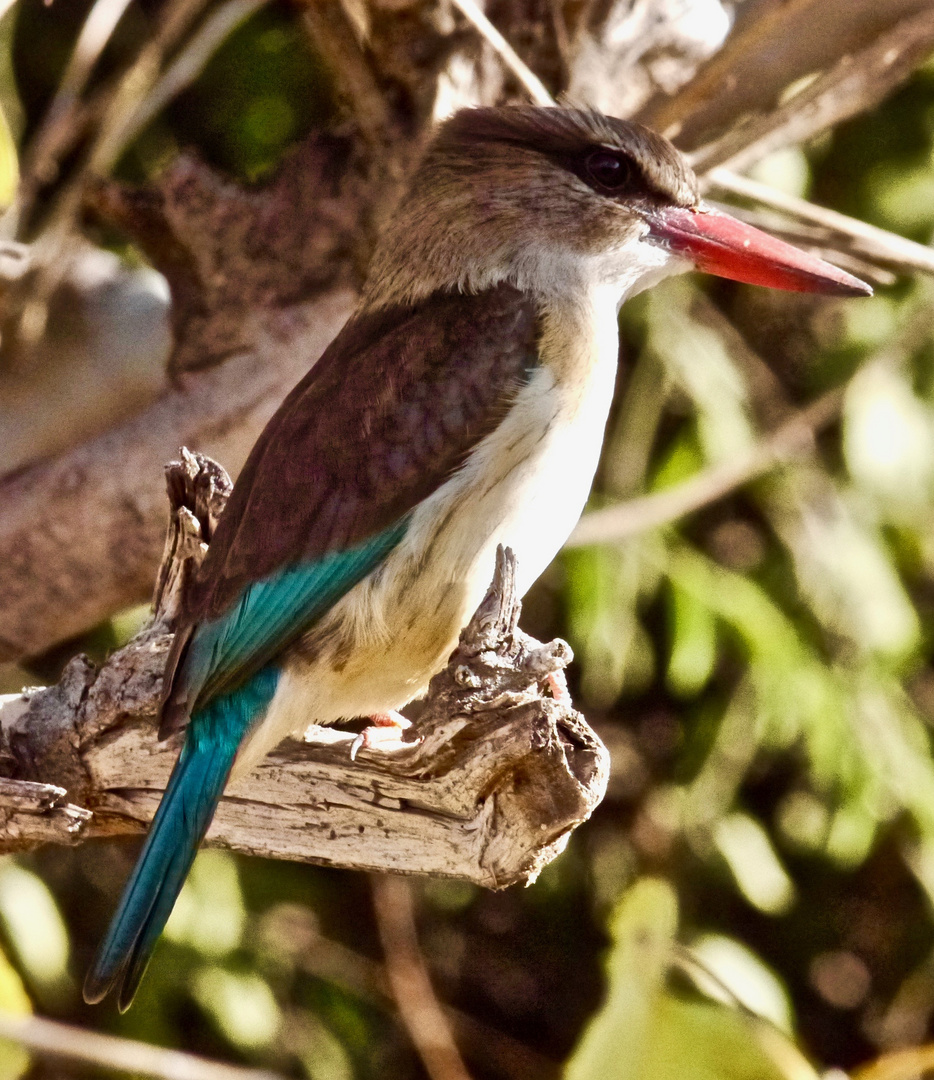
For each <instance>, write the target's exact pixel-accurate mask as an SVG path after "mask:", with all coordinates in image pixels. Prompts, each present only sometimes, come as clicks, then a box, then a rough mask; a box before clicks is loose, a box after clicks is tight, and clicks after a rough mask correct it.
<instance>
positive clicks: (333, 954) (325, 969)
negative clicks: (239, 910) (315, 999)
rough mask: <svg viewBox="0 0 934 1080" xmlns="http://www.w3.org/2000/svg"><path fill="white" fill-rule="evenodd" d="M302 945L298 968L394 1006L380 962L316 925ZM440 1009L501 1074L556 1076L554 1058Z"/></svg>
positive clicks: (541, 1079) (449, 1008) (548, 1079)
mask: <svg viewBox="0 0 934 1080" xmlns="http://www.w3.org/2000/svg"><path fill="white" fill-rule="evenodd" d="M309 921H312V920H309ZM303 946H304V947H302V948H300V949H299V948H296V950H295V962H296V964H297V966H298V967H299V969H300V970H301V971H303V972H305V973H306V974H309V975H312V976H313V977H314V978H316V979H322V980H324V981H326V982H330V983H333V984H334V985H335V986H338V987H340V988H342V989H344V990H346V991H347V992H349V993H351V994H354V995H356V996H357V997H360V998H362V999H363V1000H364V1001H367V1002H372V1003H373V1004H376V1005H378V1006H379V1007H380V1008H386V1007H387V1006H388V1007H390V1008H391V1007H392V1006H393V1005H395V1004H396V1001H395V997H394V995H393V992H392V987H391V985H390V983H389V978H388V975H387V973H386V968H385V965H384V964H382V963H380V962H379V961H377V960H371V959H370V958H369V957H368V956H364V955H363V954H362V953H359V952H357V951H356V950H355V949H352V948H349V947H348V946H347V945H344V944H342V943H341V942H338V941H335V940H334V939H333V938H329V937H327V936H326V935H324V934H321V933H320V932H319V931H318V930H317V928H315V930H314V932H313V936H311V937H310V940H309V941H308V942H307V945H305V943H304V942H303ZM441 1007H442V1009H443V1010H444V1014H445V1016H446V1018H447V1020H448V1022H449V1024H450V1025H451V1027H452V1028H453V1029H454V1030H455V1031H456V1032H457V1033H458V1034H459V1035H460V1037H461V1040H462V1041H463V1042H466V1043H469V1044H473V1045H480V1046H483V1047H484V1049H485V1050H487V1051H488V1052H489V1053H490V1054H491V1055H492V1056H494V1057H495V1058H496V1062H495V1063H494V1064H496V1065H498V1066H499V1071H500V1072H501V1073H502V1075H504V1076H534V1077H536V1078H537V1080H558V1076H559V1073H560V1072H561V1066H560V1064H559V1063H558V1062H557V1061H554V1060H553V1059H551V1058H548V1057H546V1056H545V1055H544V1054H542V1053H540V1052H539V1051H537V1050H534V1049H532V1047H530V1046H527V1045H526V1044H525V1043H524V1042H522V1041H520V1040H519V1039H517V1038H515V1037H514V1036H512V1035H509V1034H507V1033H506V1032H505V1031H501V1030H500V1029H499V1028H497V1027H493V1026H492V1025H491V1024H488V1023H486V1022H484V1021H483V1020H478V1019H477V1018H476V1017H475V1016H472V1015H471V1014H470V1013H465V1012H462V1011H461V1010H460V1009H457V1008H455V1007H454V1006H453V1005H449V1004H447V1003H444V1002H442V1004H441Z"/></svg>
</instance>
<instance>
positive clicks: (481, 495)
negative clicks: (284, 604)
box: [238, 289, 618, 772]
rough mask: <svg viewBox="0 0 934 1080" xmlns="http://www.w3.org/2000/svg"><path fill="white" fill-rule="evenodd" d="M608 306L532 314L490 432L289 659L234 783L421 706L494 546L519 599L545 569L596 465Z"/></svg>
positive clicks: (595, 295)
mask: <svg viewBox="0 0 934 1080" xmlns="http://www.w3.org/2000/svg"><path fill="white" fill-rule="evenodd" d="M578 295H580V294H578ZM617 295H618V293H617V292H616V291H615V290H609V289H594V290H592V291H591V292H590V293H589V294H585V301H586V302H585V303H576V304H573V305H566V306H563V305H561V304H560V303H554V304H551V305H548V306H546V307H545V308H544V309H543V336H542V342H541V355H542V363H541V365H540V367H539V368H537V369H536V370H535V372H534V373H533V375H532V377H531V379H530V380H529V382H528V384H527V385H525V386H524V387H522V388H521V389H520V390H519V391H518V392H517V395H516V398H515V401H514V403H513V405H512V407H511V408H510V410H509V412H508V414H507V415H506V417H505V418H504V420H503V422H502V423H501V424H500V426H499V427H498V428H497V429H496V430H495V431H494V432H492V433H491V434H490V435H489V436H487V438H486V439H485V440H484V441H483V442H482V443H481V444H480V445H479V446H478V447H477V449H476V450H475V451H474V453H473V454H472V455H471V456H470V458H469V459H468V461H467V462H466V464H465V465H464V466H463V467H462V468H461V469H460V470H459V471H458V473H457V474H455V475H454V476H453V477H451V479H450V480H449V481H448V482H447V483H445V484H444V485H443V486H442V487H441V488H440V489H439V490H438V491H436V492H435V493H434V494H433V495H432V496H430V497H429V498H428V499H426V500H425V501H424V502H423V503H422V504H421V505H420V506H419V507H418V508H417V509H416V511H415V513H414V515H413V518H412V523H411V526H410V528H409V530H408V532H407V534H406V536H405V538H404V539H403V540H402V542H401V543H400V544H399V546H398V547H397V548H396V549H395V550H394V551H393V552H392V553H391V554H390V556H389V557H388V558H387V560H386V562H385V563H384V564H383V565H382V566H381V567H380V568H379V569H378V570H376V571H374V572H373V573H372V574H371V575H369V577H367V578H365V579H364V580H363V581H362V582H360V584H358V585H357V586H356V587H355V588H354V589H352V590H351V591H350V592H349V593H348V594H347V595H346V596H345V597H344V598H343V599H342V600H340V601H339V602H338V603H337V604H336V605H335V606H334V608H333V609H332V610H331V611H330V612H329V613H328V615H327V616H326V617H325V619H324V620H322V622H321V623H320V624H319V625H318V626H317V627H316V628H315V630H314V631H313V633H312V635H311V636H310V638H309V639H308V640H307V641H306V642H305V644H304V646H303V647H302V648H299V649H298V650H296V651H295V652H294V653H293V655H292V656H291V657H290V659H289V662H288V663H287V665H286V666H285V669H284V672H283V676H282V678H281V680H280V684H279V688H278V690H277V692H276V695H275V697H274V699H273V702H272V704H271V706H270V709H269V712H268V714H267V718H266V721H265V722H264V724H263V725H262V727H261V729H260V731H259V732H257V734H256V736H254V738H253V739H252V740H251V745H250V746H249V748H246V747H245V748H244V751H242V752H241V759H240V760H239V761H238V772H239V771H241V770H242V769H243V768H244V767H248V766H249V764H250V763H252V762H255V761H256V760H257V759H258V758H259V757H261V756H262V754H264V753H266V752H267V751H268V750H269V749H271V748H272V747H273V746H274V745H275V744H276V743H277V742H279V741H280V740H281V739H282V738H285V737H286V736H287V735H299V734H300V733H301V732H303V731H304V730H305V728H306V727H307V726H308V725H309V724H310V723H319V724H320V723H333V722H334V721H336V720H339V719H343V718H351V717H355V716H367V715H371V714H373V713H376V712H383V711H386V710H389V709H396V708H399V707H401V706H402V705H404V704H405V703H406V702H408V701H411V700H412V699H413V698H415V697H418V696H420V695H421V694H422V693H424V691H425V689H426V688H427V684H428V681H429V680H430V678H431V676H432V675H434V674H435V673H436V672H437V671H438V670H440V668H441V667H443V666H444V663H445V662H446V660H447V658H448V656H449V655H450V653H451V651H452V650H453V648H454V646H455V644H456V642H457V637H458V635H459V633H460V631H461V629H462V628H463V626H464V625H465V624H466V622H467V621H468V619H469V618H470V616H471V615H472V614H473V612H474V611H475V610H476V608H477V606H478V605H479V603H480V601H481V600H482V598H483V596H484V594H485V592H486V589H487V588H488V586H489V584H490V581H491V579H492V576H493V566H494V561H495V552H496V547H497V545H498V544H501V543H502V544H505V545H508V546H509V547H511V548H512V549H513V550H514V551H515V553H516V557H517V563H518V567H517V571H518V585H519V589H520V593H524V592H525V591H526V590H527V589H528V587H529V586H530V585H531V584H532V582H533V581H534V580H535V579H536V578H537V577H538V576H539V575H540V574H541V573H542V571H543V570H544V569H545V567H546V566H547V565H548V564H549V563H550V562H551V560H552V559H553V558H554V556H555V555H556V553H557V552H558V550H559V549H560V548H561V545H562V544H563V543H564V541H565V539H566V538H567V536H568V534H569V533H570V531H571V529H572V528H573V527H574V524H575V523H576V521H577V519H578V517H579V516H580V513H581V510H582V509H583V506H584V503H585V501H586V499H587V495H588V493H589V490H590V486H591V483H592V479H593V475H594V472H595V471H596V467H597V463H598V461H599V456H600V448H601V445H602V442H603V434H604V429H605V426H606V418H607V414H608V411H609V407H610V402H611V400H612V397H613V388H614V383H615V379H616V365H617V351H618V335H617V324H616V296H617Z"/></svg>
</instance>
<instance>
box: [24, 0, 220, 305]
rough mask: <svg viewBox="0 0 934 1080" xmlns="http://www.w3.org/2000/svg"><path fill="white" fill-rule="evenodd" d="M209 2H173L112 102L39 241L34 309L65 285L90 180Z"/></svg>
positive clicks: (118, 148)
mask: <svg viewBox="0 0 934 1080" xmlns="http://www.w3.org/2000/svg"><path fill="white" fill-rule="evenodd" d="M206 3H207V0H174V3H172V4H171V5H170V6H169V8H168V10H167V12H166V14H165V16H164V18H163V20H162V25H161V26H160V28H159V30H158V31H157V33H156V34H155V36H154V37H153V38H152V40H151V41H149V42H148V43H147V44H146V45H145V46H144V47H143V48H142V49H141V50H140V53H139V55H138V56H137V58H136V60H135V61H134V62H133V64H132V65H131V66H130V69H129V70H128V71H127V72H126V73H125V74H124V76H123V77H122V78H121V80H120V82H119V84H118V86H117V89H116V91H115V92H114V94H113V96H112V97H111V99H110V101H109V102H108V103H107V105H106V107H105V109H104V113H103V117H102V119H101V122H100V126H99V128H98V131H97V134H96V136H95V138H94V140H93V142H92V144H91V148H90V150H89V151H88V154H87V158H86V160H85V162H84V164H83V165H82V166H81V168H79V169H78V171H77V172H76V174H75V175H74V176H73V177H72V178H71V179H70V180H69V182H68V184H67V185H66V186H65V189H64V190H63V191H62V193H61V195H60V196H59V199H58V202H57V205H56V206H55V209H54V210H53V212H52V216H51V221H50V223H49V225H48V227H47V228H46V230H45V232H44V233H43V235H42V236H41V237H40V238H39V240H38V241H37V242H36V253H37V262H38V263H41V265H42V271H43V272H42V275H41V280H38V281H37V282H36V283H35V288H34V290H33V296H32V300H31V305H30V306H31V307H32V308H33V309H36V307H37V305H41V306H42V307H43V308H44V306H45V304H46V302H47V300H48V298H49V296H50V295H51V293H52V291H53V290H54V288H55V286H56V285H57V284H58V282H59V281H60V280H61V276H62V273H63V272H64V268H65V267H66V266H67V263H68V256H69V254H70V253H71V250H72V249H73V247H74V244H75V228H74V226H75V221H76V220H77V217H78V214H79V213H80V209H81V204H82V200H83V198H84V194H85V188H86V185H87V181H88V179H89V178H90V177H92V176H106V175H107V174H108V173H109V172H110V170H111V169H112V168H113V165H114V163H115V162H116V160H117V158H119V156H120V154H121V152H122V151H123V149H124V147H125V146H126V142H125V139H124V134H125V127H126V121H127V118H128V117H130V116H132V115H133V114H134V113H135V111H136V109H137V108H138V107H139V105H140V104H141V103H142V101H143V100H144V99H145V97H146V95H147V94H148V93H149V92H150V90H151V89H152V87H153V85H154V83H155V81H156V79H157V76H158V73H159V69H160V68H161V66H162V62H163V59H164V57H165V56H166V54H167V53H168V52H169V50H170V49H171V48H173V46H174V45H175V44H176V43H177V41H178V40H179V38H180V37H181V36H182V35H183V34H184V33H185V31H186V30H187V29H188V27H189V26H190V25H191V23H192V22H193V21H194V19H195V18H196V17H197V15H198V13H199V12H200V10H201V9H202V8H203V7H204V5H205V4H206Z"/></svg>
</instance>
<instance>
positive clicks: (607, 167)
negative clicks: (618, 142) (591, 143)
mask: <svg viewBox="0 0 934 1080" xmlns="http://www.w3.org/2000/svg"><path fill="white" fill-rule="evenodd" d="M587 172H588V174H589V175H590V178H591V179H592V180H595V181H596V182H597V183H598V184H599V185H600V187H603V188H607V189H609V190H610V191H617V190H619V189H620V188H623V187H625V186H626V185H627V184H628V183H629V182H630V180H631V179H632V173H633V167H632V163H631V162H630V161H629V159H628V158H626V157H624V156H623V155H622V154H614V153H613V152H612V151H611V150H595V151H594V152H593V153H592V154H591V155H590V157H588V158H587Z"/></svg>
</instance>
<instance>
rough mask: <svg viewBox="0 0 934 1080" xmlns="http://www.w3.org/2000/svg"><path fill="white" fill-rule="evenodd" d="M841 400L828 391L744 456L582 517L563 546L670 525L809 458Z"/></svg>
mask: <svg viewBox="0 0 934 1080" xmlns="http://www.w3.org/2000/svg"><path fill="white" fill-rule="evenodd" d="M843 394H844V391H843V390H841V389H835V390H831V391H829V392H828V393H826V394H824V396H823V397H820V398H818V399H817V401H815V402H813V403H812V404H811V405H809V406H808V407H807V408H805V409H802V410H801V412H799V413H797V414H796V415H795V416H793V417H792V418H791V419H790V420H786V421H785V423H783V424H781V425H780V426H779V427H778V428H776V430H775V431H774V432H772V433H771V435H767V436H766V437H765V438H764V439H763V440H762V441H761V442H758V443H756V445H755V446H753V447H751V448H750V449H749V450H748V451H747V452H746V453H745V454H739V455H736V456H735V457H733V458H731V459H730V460H729V461H724V462H723V463H722V464H719V465H714V466H712V467H711V468H709V469H707V470H706V471H704V472H702V473H700V474H699V475H698V476H695V477H693V478H692V479H690V480H686V481H685V482H684V483H683V484H679V485H678V486H677V487H674V488H671V489H669V490H667V491H659V492H657V493H655V494H652V495H643V496H641V497H639V498H635V499H630V500H628V501H627V502H624V503H620V504H619V505H618V506H608V507H607V508H606V509H604V510H594V511H592V512H591V513H589V514H586V515H585V516H584V517H583V518H581V520H580V523H579V524H578V526H577V528H576V529H575V530H574V532H573V533H572V534H571V537H570V539H569V540H568V542H567V544H566V546H567V547H586V546H588V545H589V544H606V543H612V542H615V541H618V540H624V539H626V538H627V537H630V536H635V535H636V534H638V533H641V532H646V531H647V530H649V529H656V528H658V527H659V526H662V525H670V524H671V523H672V522H674V521H677V520H678V518H681V517H684V515H685V514H690V513H691V512H692V511H694V510H699V509H700V508H701V507H702V506H706V505H708V504H709V503H711V502H715V501H716V500H717V499H721V498H723V496H724V495H727V494H728V493H729V492H731V491H734V490H735V489H736V488H738V487H742V485H743V484H747V483H749V482H750V481H751V480H755V479H756V478H757V477H759V476H762V475H763V474H765V473H766V472H768V471H769V470H770V469H773V468H775V466H776V465H779V464H781V463H782V462H785V461H788V460H789V459H790V458H794V457H797V456H799V455H800V454H804V453H807V452H809V451H810V450H812V449H813V447H814V436H815V435H816V434H817V432H819V431H820V430H821V429H822V428H824V427H826V426H827V425H828V424H829V423H831V422H832V421H833V420H834V419H836V417H837V415H838V414H839V412H840V406H841V404H842V403H843Z"/></svg>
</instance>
